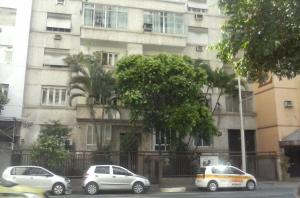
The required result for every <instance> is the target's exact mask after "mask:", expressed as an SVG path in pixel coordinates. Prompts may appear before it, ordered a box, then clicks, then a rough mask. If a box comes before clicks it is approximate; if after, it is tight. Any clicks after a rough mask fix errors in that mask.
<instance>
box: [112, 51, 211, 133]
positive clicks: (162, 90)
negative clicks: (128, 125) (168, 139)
mask: <svg viewBox="0 0 300 198" xmlns="http://www.w3.org/2000/svg"><path fill="white" fill-rule="evenodd" d="M117 82H118V92H119V95H120V98H121V100H122V101H123V103H124V104H125V106H126V107H127V108H129V109H130V111H131V119H132V121H133V122H136V121H137V120H138V119H139V118H141V117H142V118H143V122H144V126H145V127H147V128H148V129H149V130H151V129H154V130H155V131H156V132H158V131H162V130H164V129H172V131H174V132H175V131H177V132H180V136H181V137H182V136H184V135H187V134H188V133H191V132H192V131H193V130H194V128H195V127H197V126H199V125H197V124H198V123H199V122H201V121H202V119H203V118H205V119H206V121H207V122H209V123H207V126H210V127H211V128H210V132H216V128H215V127H214V125H213V118H212V113H211V111H210V110H208V107H207V106H206V105H205V101H203V100H201V98H202V97H203V93H202V88H203V86H204V85H205V83H206V82H207V75H206V73H205V71H204V70H203V69H201V68H200V67H195V66H194V65H193V64H192V60H191V59H189V58H188V57H182V56H177V55H167V54H159V55H153V56H142V55H132V56H128V57H125V58H123V59H121V60H120V61H119V62H118V64H117ZM198 131H202V130H198Z"/></svg>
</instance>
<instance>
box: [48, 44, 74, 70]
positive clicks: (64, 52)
mask: <svg viewBox="0 0 300 198" xmlns="http://www.w3.org/2000/svg"><path fill="white" fill-rule="evenodd" d="M69 54H70V50H68V49H57V48H45V49H44V62H43V64H44V66H51V67H67V64H66V63H65V61H64V59H65V58H66V57H67V56H68V55H69Z"/></svg>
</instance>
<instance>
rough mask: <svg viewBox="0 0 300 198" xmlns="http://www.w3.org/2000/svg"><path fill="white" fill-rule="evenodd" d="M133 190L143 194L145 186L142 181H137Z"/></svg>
mask: <svg viewBox="0 0 300 198" xmlns="http://www.w3.org/2000/svg"><path fill="white" fill-rule="evenodd" d="M132 191H133V193H135V194H142V193H144V192H145V187H144V184H143V183H142V182H135V183H134V184H133V186H132Z"/></svg>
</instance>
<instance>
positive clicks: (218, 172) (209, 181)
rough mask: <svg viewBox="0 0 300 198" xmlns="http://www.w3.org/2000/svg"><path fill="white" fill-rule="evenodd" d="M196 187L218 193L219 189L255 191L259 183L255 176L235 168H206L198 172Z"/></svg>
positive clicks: (201, 168)
mask: <svg viewBox="0 0 300 198" xmlns="http://www.w3.org/2000/svg"><path fill="white" fill-rule="evenodd" d="M195 185H196V186H197V187H199V188H207V190H209V191H217V190H218V189H219V188H246V189H247V190H255V188H256V185H257V182H256V179H255V177H254V176H253V175H250V174H248V173H245V172H244V171H242V170H240V169H238V168H236V167H233V166H220V165H219V166H205V167H200V168H199V170H198V171H197V175H196V180H195Z"/></svg>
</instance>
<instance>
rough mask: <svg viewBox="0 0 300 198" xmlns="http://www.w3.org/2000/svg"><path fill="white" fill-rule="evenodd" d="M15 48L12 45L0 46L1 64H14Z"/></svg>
mask: <svg viewBox="0 0 300 198" xmlns="http://www.w3.org/2000/svg"><path fill="white" fill-rule="evenodd" d="M12 54H13V47H12V46H11V45H0V64H1V63H2V64H11V63H12Z"/></svg>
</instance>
